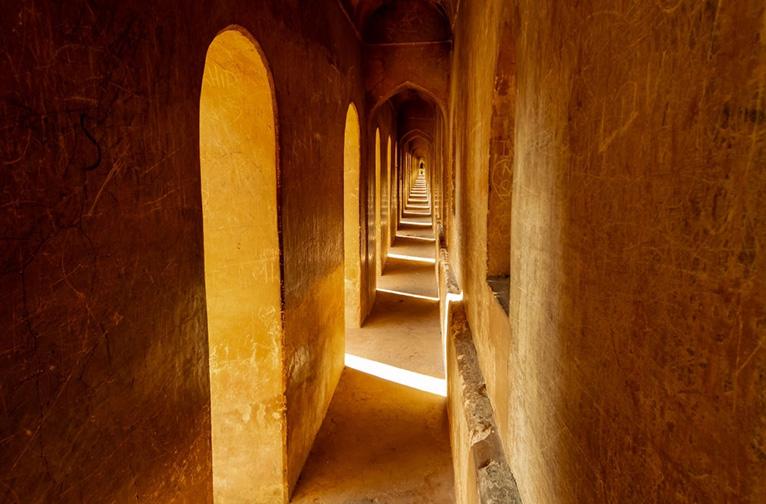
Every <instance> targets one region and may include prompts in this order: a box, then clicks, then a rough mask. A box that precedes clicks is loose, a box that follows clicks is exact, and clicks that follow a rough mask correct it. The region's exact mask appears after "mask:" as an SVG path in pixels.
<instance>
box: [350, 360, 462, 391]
mask: <svg viewBox="0 0 766 504" xmlns="http://www.w3.org/2000/svg"><path fill="white" fill-rule="evenodd" d="M346 366H348V367H350V368H351V369H356V370H357V371H361V372H362V373H367V374H369V375H372V376H377V377H378V378H382V379H384V380H388V381H391V382H394V383H398V384H399V385H404V386H405V387H410V388H414V389H418V390H422V391H423V392H428V393H430V394H435V395H440V396H442V397H447V380H443V379H439V378H434V377H433V376H428V375H423V374H420V373H415V372H412V371H407V370H406V369H401V368H398V367H394V366H389V365H388V364H383V363H381V362H375V361H372V360H369V359H365V358H364V357H357V356H356V355H351V354H346Z"/></svg>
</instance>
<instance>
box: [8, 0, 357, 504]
mask: <svg viewBox="0 0 766 504" xmlns="http://www.w3.org/2000/svg"><path fill="white" fill-rule="evenodd" d="M232 24H238V25H240V26H242V27H243V28H244V29H246V30H247V31H249V32H250V33H251V34H252V35H253V37H254V38H255V40H257V42H258V43H259V44H260V46H261V48H262V49H263V53H264V55H265V57H266V60H267V61H268V64H269V67H270V68H271V70H272V73H273V80H274V85H275V92H276V109H277V117H278V129H279V131H278V138H279V145H280V152H279V158H278V159H279V161H278V163H279V167H280V175H279V180H280V183H281V193H280V201H279V205H280V209H279V212H280V219H281V222H280V224H281V231H280V232H281V235H280V236H281V242H282V246H283V256H282V260H283V282H284V286H283V302H284V331H285V341H284V345H285V354H286V362H285V367H286V368H287V376H286V394H287V405H288V406H287V424H288V437H287V450H288V474H287V476H288V477H289V481H290V483H294V482H295V480H296V478H297V476H298V472H299V470H300V467H301V465H302V463H303V461H304V460H305V457H306V455H307V454H308V450H309V448H310V446H311V442H312V439H313V436H314V434H315V432H316V430H317V429H318V428H319V425H320V422H321V419H322V418H323V416H324V411H325V409H326V406H327V404H328V402H329V400H330V397H331V394H332V391H333V389H334V386H335V383H336V382H337V379H338V377H339V375H340V371H341V369H342V366H343V304H342V300H343V238H342V237H343V234H342V224H343V193H342V187H343V184H342V180H343V178H342V167H343V159H342V156H343V148H342V146H343V128H344V122H345V121H344V119H345V114H346V109H347V107H348V104H349V102H350V101H354V102H355V103H356V104H357V106H358V108H359V110H360V111H363V110H365V106H364V88H363V76H362V75H361V70H360V69H361V68H362V65H361V45H360V42H359V40H358V39H357V38H356V36H355V35H354V31H353V30H352V28H351V26H350V24H349V23H348V20H347V19H346V17H345V15H344V14H343V13H342V12H341V10H340V5H339V4H338V3H337V2H335V1H330V0H327V1H321V2H310V3H305V2H298V1H297V0H292V1H284V0H274V1H263V2H251V3H245V4H243V3H241V2H230V1H220V2H215V3H208V2H205V3H196V2H191V3H189V2H154V3H151V2H143V1H142V2H138V1H127V2H107V4H103V3H102V4H98V5H96V4H92V3H86V2H81V1H71V2H61V3H52V2H50V3H45V4H41V3H39V2H33V1H31V0H30V1H20V2H4V3H2V4H1V5H0V33H2V34H3V67H4V71H3V72H2V73H0V127H2V130H3V131H5V132H6V135H5V136H4V138H5V139H6V140H4V141H3V142H1V143H0V144H1V146H0V159H2V161H3V164H2V167H1V168H0V208H2V211H1V212H0V236H1V237H2V243H3V245H2V248H1V249H0V265H1V268H2V269H0V334H2V338H0V345H2V346H1V347H0V356H2V357H1V358H2V364H1V365H0V380H2V387H1V390H2V405H3V406H2V409H0V453H2V454H3V456H2V457H0V474H2V478H3V485H1V486H0V500H2V501H3V502H17V501H18V502H25V503H34V502H54V501H55V502H69V501H71V502H103V501H115V502H123V501H128V500H133V499H136V498H139V499H140V500H141V501H145V502H158V503H164V502H170V501H171V500H174V499H175V500H183V501H186V502H209V501H210V499H211V495H212V488H211V485H212V479H211V455H210V410H209V407H210V403H209V377H208V348H207V331H206V312H205V290H204V276H203V274H204V265H203V248H202V244H203V235H202V220H201V215H202V214H201V203H200V201H201V199H200V175H199V170H200V165H199V135H198V128H199V116H198V113H199V99H200V86H201V82H202V72H203V68H204V63H205V54H206V51H207V48H208V45H209V44H210V42H211V41H212V40H213V38H214V37H215V35H216V34H217V33H218V32H219V31H220V30H222V29H224V28H226V27H227V26H230V25H232ZM81 118H82V119H81ZM360 120H361V122H362V124H364V123H365V121H366V117H365V115H364V113H362V114H361V117H360ZM81 121H82V124H81ZM86 132H87V133H86ZM362 134H363V135H364V131H363V133H362ZM91 138H92V139H93V140H91ZM363 141H364V139H363ZM97 145H98V147H100V151H101V158H100V163H97V159H99V154H98V149H97ZM362 156H363V162H365V158H364V156H366V152H363V153H362ZM364 184H366V181H364V182H363V186H364ZM253 210H254V211H257V210H258V209H253ZM363 218H364V217H363Z"/></svg>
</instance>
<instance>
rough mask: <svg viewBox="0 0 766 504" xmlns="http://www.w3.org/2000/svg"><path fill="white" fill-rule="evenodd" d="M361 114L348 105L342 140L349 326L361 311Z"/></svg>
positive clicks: (356, 322) (355, 323)
mask: <svg viewBox="0 0 766 504" xmlns="http://www.w3.org/2000/svg"><path fill="white" fill-rule="evenodd" d="M359 135H360V130H359V114H358V113H357V111H356V107H355V106H354V104H353V103H352V104H350V105H349V106H348V112H347V113H346V128H345V134H344V140H343V212H344V219H343V234H344V254H345V266H344V267H345V304H346V308H345V316H346V327H359V326H360V325H361V323H362V320H361V318H362V313H361V300H360V292H361V291H360V289H361V277H362V266H361V257H360V243H359V241H360V232H359V230H360V227H359V226H360V222H359V156H360V150H359V143H360V138H359Z"/></svg>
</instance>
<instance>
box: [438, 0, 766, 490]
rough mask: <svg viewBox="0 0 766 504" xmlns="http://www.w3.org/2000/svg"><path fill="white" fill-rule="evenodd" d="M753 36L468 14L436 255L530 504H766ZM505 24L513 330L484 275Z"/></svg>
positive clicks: (671, 12)
mask: <svg viewBox="0 0 766 504" xmlns="http://www.w3.org/2000/svg"><path fill="white" fill-rule="evenodd" d="M765 21H766V5H764V4H763V2H761V1H756V0H752V1H745V2H740V3H737V4H736V5H735V4H730V3H725V2H716V1H710V2H693V1H684V0H681V1H672V2H666V1H660V2H638V3H617V4H615V3H614V2H607V1H596V2H590V3H587V4H583V3H572V2H553V1H543V2H530V1H519V2H503V1H488V2H464V3H461V8H460V13H459V15H458V16H457V18H456V19H455V26H454V37H455V43H454V59H453V66H452V70H451V75H452V81H451V93H450V101H449V111H450V114H451V116H450V117H449V119H448V124H449V125H450V127H451V131H450V139H451V140H452V141H453V144H452V145H451V146H450V147H448V149H447V152H448V153H451V154H450V155H451V156H453V159H454V161H455V173H456V178H455V183H454V185H448V186H447V187H446V188H445V191H444V192H445V194H447V195H451V194H454V195H455V196H454V198H453V201H454V205H455V213H454V217H453V216H452V215H453V214H452V213H451V212H450V213H448V215H447V219H446V233H447V237H446V238H447V239H446V242H447V244H448V247H449V250H450V256H451V259H452V262H453V266H454V269H455V271H456V274H457V276H458V278H459V280H460V285H461V286H462V287H463V289H464V296H465V301H466V311H467V315H468V321H469V323H470V325H471V329H472V331H473V335H474V341H475V343H476V347H477V351H478V354H479V359H480V362H481V367H482V369H483V371H484V376H485V378H486V379H487V388H488V392H489V397H490V398H491V400H492V403H493V406H494V409H495V415H496V418H497V422H498V428H499V433H500V435H501V438H502V440H503V443H504V445H505V449H506V453H507V454H508V460H509V463H510V464H511V468H512V469H513V473H514V476H515V477H516V479H517V481H518V483H519V488H520V491H521V494H522V497H523V500H524V501H525V502H530V503H532V502H534V503H554V502H555V503H581V502H689V503H691V502H697V503H703V502H704V503H718V502H743V503H747V502H752V503H755V502H763V501H764V500H766V483H765V482H766V462H764V461H765V460H766V458H765V457H764V453H766V449H765V445H764V439H766V414H765V413H764V411H766V409H765V405H766V398H765V397H764V394H765V393H766V392H764V391H766V384H765V382H764V378H763V377H764V376H766V350H765V345H764V342H765V339H766V319H764V313H766V296H764V292H766V275H764V268H766V263H765V262H764V261H765V259H764V254H763V244H764V243H765V240H766V222H765V221H764V219H763V215H764V211H763V209H764V208H766V171H764V170H763V166H764V164H765V163H766V121H764V120H763V117H764V115H765V113H764V107H765V105H764V87H765V86H766V42H765V40H766V38H764V33H766V32H765V29H766V25H764V23H765ZM506 24H509V25H510V26H511V28H512V32H513V35H514V38H515V44H516V48H517V52H516V71H517V76H516V78H517V90H518V96H517V101H516V118H515V132H514V133H513V134H514V138H515V141H514V144H515V145H514V169H513V205H512V207H513V209H512V222H511V224H512V225H511V258H510V259H511V261H510V265H511V269H510V307H509V311H510V316H509V317H508V318H504V317H502V316H499V317H498V315H497V312H498V309H497V308H496V305H497V303H493V302H492V300H491V295H492V293H491V291H490V289H488V288H487V287H486V276H487V274H486V271H485V264H486V261H485V257H486V243H487V224H486V222H487V186H488V162H487V160H488V159H489V152H490V141H491V138H492V136H491V116H492V89H493V85H494V82H493V76H494V72H493V71H491V70H488V69H491V68H493V67H494V65H495V62H496V61H497V57H498V46H499V42H500V40H501V33H502V29H503V26H504V25H506ZM509 134H510V132H509ZM447 181H448V184H449V181H450V178H449V177H448V178H447ZM450 204H452V202H450ZM448 206H450V205H448ZM464 470H466V469H464ZM460 477H461V476H460V475H459V474H458V471H457V469H456V479H458V480H459V479H460Z"/></svg>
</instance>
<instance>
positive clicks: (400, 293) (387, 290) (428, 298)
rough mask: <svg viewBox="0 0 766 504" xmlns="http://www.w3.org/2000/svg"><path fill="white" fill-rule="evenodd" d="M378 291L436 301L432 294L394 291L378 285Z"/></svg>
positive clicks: (436, 298)
mask: <svg viewBox="0 0 766 504" xmlns="http://www.w3.org/2000/svg"><path fill="white" fill-rule="evenodd" d="M377 290H378V291H379V292H385V293H386V294H396V295H397V296H405V297H411V298H416V299H425V300H426V301H438V300H439V298H438V297H432V296H423V295H421V294H413V293H411V292H402V291H395V290H389V289H381V288H380V287H378V288H377Z"/></svg>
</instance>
